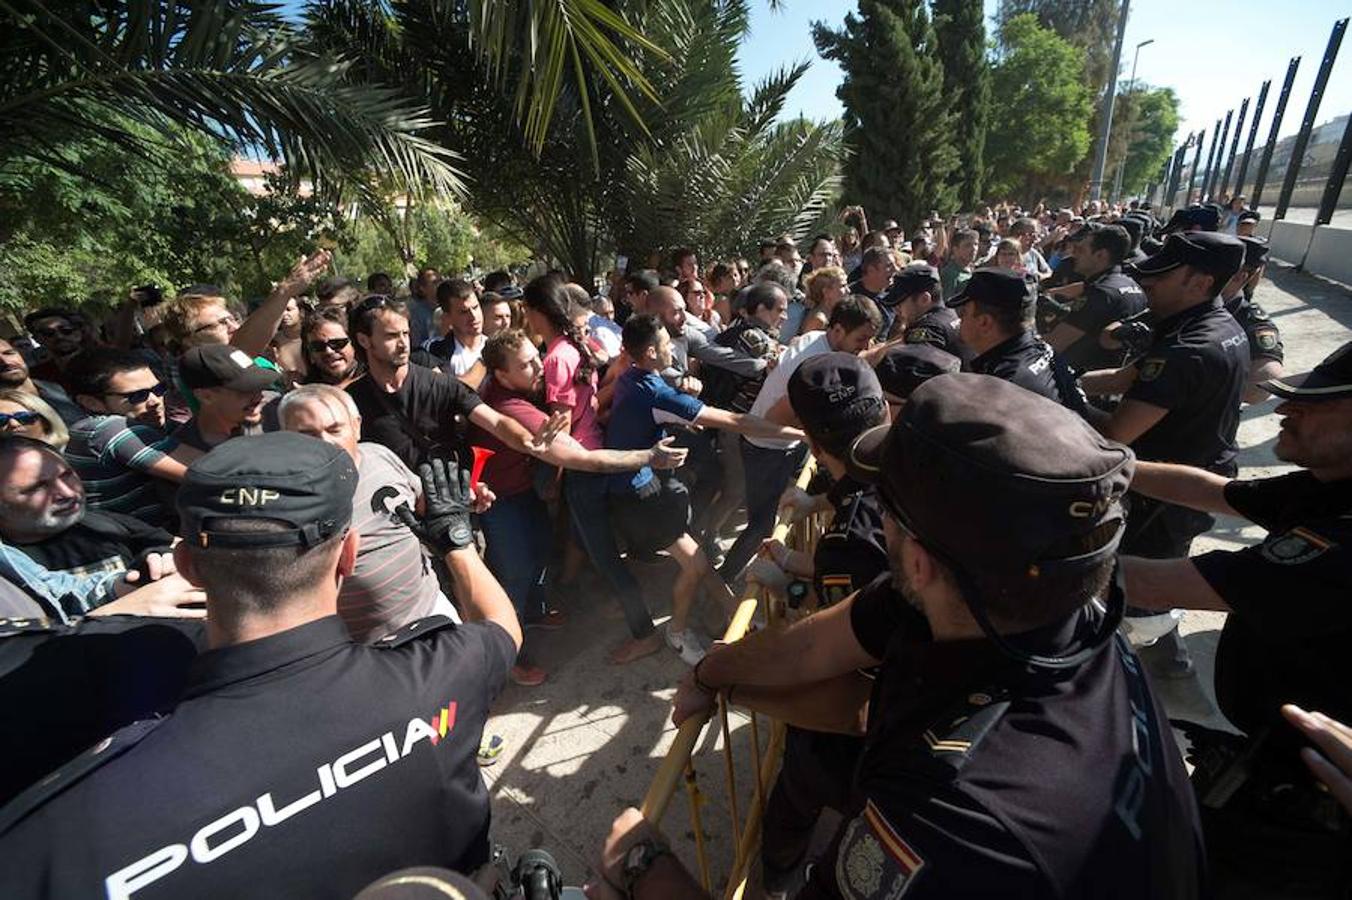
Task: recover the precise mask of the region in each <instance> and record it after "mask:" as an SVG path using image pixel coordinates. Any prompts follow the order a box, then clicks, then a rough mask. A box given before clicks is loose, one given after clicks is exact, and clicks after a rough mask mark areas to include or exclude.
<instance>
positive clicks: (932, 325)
mask: <svg viewBox="0 0 1352 900" xmlns="http://www.w3.org/2000/svg"><path fill="white" fill-rule="evenodd" d="M917 297H923V298H924V302H923V303H921V304H919V305H917V304H916V303H915V300H914V298H917ZM892 298H897V300H898V301H899V308H901V309H903V310H904V309H906V307H908V306H912V307H913V308H912V309H911V310H909V311H908V315H907V316H906V321H905V328H904V331H902V332H901V334H902V339H903V341H904V342H905V343H907V344H928V345H930V346H932V347H938V348H939V349H940V350H943V351H944V352H945V353H951V354H953V355H954V356H956V357H958V358H959V359H961V360H963V361H964V362H966V361H968V360H970V359H971V358H972V351H971V349H970V348H968V347H967V345H966V344H964V343H963V342H962V338H961V337H960V336H959V334H958V314H957V313H956V312H954V311H953V310H951V309H949V308H948V306H947V305H945V304H944V302H943V287H942V282H941V279H940V278H939V271H938V270H937V269H935V268H934V267H933V266H931V265H929V264H928V263H912V264H911V265H909V266H907V267H906V268H905V269H902V270H901V272H900V273H899V274H898V275H897V277H896V278H894V279H892V287H891V289H890V290H889V291H888V296H887V297H885V298H884V302H891V301H892Z"/></svg>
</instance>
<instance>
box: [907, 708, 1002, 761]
mask: <svg viewBox="0 0 1352 900" xmlns="http://www.w3.org/2000/svg"><path fill="white" fill-rule="evenodd" d="M1008 697H1009V694H1008V692H1007V691H1004V690H995V689H990V690H980V691H973V692H971V693H970V694H968V695H967V696H966V697H964V698H963V699H962V700H961V701H960V702H958V703H955V704H954V705H953V706H951V707H949V708H948V709H947V710H945V711H944V714H943V715H941V716H939V717H938V718H936V719H935V720H934V721H933V722H931V723H930V726H929V727H928V728H926V729H925V733H924V741H925V746H926V747H927V748H928V750H929V755H930V757H931V758H934V759H938V760H942V761H943V762H944V763H945V764H946V765H947V766H949V767H951V768H952V769H953V770H954V771H956V770H958V769H961V768H962V766H963V764H964V763H965V762H966V761H967V759H968V757H969V756H970V755H971V753H972V751H973V750H975V749H976V748H977V746H978V745H979V744H980V743H981V741H982V740H983V739H984V738H985V737H986V735H987V734H989V733H990V730H991V728H993V727H994V726H995V723H996V722H999V721H1000V719H1001V717H1003V716H1004V714H1005V711H1006V710H1007V709H1009V699H1008Z"/></svg>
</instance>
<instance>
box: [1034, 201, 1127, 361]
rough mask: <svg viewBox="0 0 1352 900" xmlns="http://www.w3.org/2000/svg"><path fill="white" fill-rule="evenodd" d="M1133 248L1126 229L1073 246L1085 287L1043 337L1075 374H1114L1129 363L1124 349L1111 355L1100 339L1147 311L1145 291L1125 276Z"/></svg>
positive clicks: (1105, 231) (1094, 234)
mask: <svg viewBox="0 0 1352 900" xmlns="http://www.w3.org/2000/svg"><path fill="white" fill-rule="evenodd" d="M1131 243H1132V241H1131V236H1130V235H1129V234H1128V233H1127V231H1126V229H1124V228H1122V227H1121V226H1119V225H1104V226H1100V227H1096V228H1094V229H1093V230H1092V231H1091V232H1090V233H1089V235H1088V236H1087V237H1085V238H1084V239H1083V240H1080V241H1075V242H1074V243H1072V244H1071V245H1070V247H1071V251H1070V253H1071V258H1072V259H1074V261H1075V271H1076V272H1078V273H1079V274H1080V275H1081V276H1082V277H1083V278H1084V283H1083V286H1082V289H1081V291H1080V294H1079V296H1076V297H1071V298H1069V299H1067V300H1066V305H1067V306H1068V307H1069V311H1068V312H1067V313H1066V315H1065V317H1063V318H1062V319H1061V321H1060V322H1059V323H1057V325H1056V327H1055V328H1053V329H1052V330H1051V331H1050V332H1048V333H1047V334H1046V335H1045V337H1046V341H1047V343H1048V344H1049V345H1050V346H1051V348H1052V350H1054V351H1056V353H1057V355H1058V356H1059V357H1060V358H1061V359H1062V360H1063V361H1064V362H1065V363H1066V364H1067V365H1069V366H1070V367H1071V368H1072V369H1074V370H1075V371H1077V372H1092V371H1095V370H1097V369H1115V368H1117V367H1118V366H1120V365H1122V363H1123V362H1124V361H1125V357H1124V354H1123V352H1122V350H1121V349H1120V347H1119V348H1116V349H1110V348H1108V347H1106V346H1104V344H1103V343H1102V342H1101V340H1100V339H1101V337H1102V333H1103V329H1104V328H1106V327H1107V326H1108V325H1110V324H1112V323H1113V322H1116V321H1118V320H1120V319H1125V318H1127V317H1128V316H1133V315H1135V314H1136V313H1138V312H1140V311H1141V310H1143V309H1145V293H1144V292H1143V291H1142V290H1141V286H1140V285H1139V284H1137V283H1136V282H1135V281H1133V280H1132V279H1131V278H1129V277H1127V276H1126V275H1124V274H1122V261H1123V260H1124V259H1126V257H1127V255H1128V254H1129V253H1130V252H1131Z"/></svg>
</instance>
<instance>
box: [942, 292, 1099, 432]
mask: <svg viewBox="0 0 1352 900" xmlns="http://www.w3.org/2000/svg"><path fill="white" fill-rule="evenodd" d="M948 305H949V307H951V308H955V309H957V310H958V319H959V334H960V336H961V337H962V342H963V343H964V344H966V345H967V346H968V347H970V348H971V350H972V352H973V353H975V354H976V355H975V356H974V357H972V361H971V363H970V364H969V365H968V368H969V369H970V370H971V371H972V372H976V373H977V374H979V375H994V376H995V377H996V378H1003V379H1004V380H1005V381H1010V382H1013V383H1014V384H1017V385H1018V386H1019V387H1021V388H1024V389H1026V390H1029V391H1032V392H1033V393H1035V394H1039V395H1041V396H1043V397H1047V398H1048V399H1051V400H1056V401H1057V402H1059V403H1065V404H1066V405H1068V406H1072V407H1078V405H1079V401H1080V400H1082V399H1083V398H1077V397H1076V392H1075V391H1074V387H1073V384H1072V383H1071V382H1070V380H1069V379H1059V378H1058V377H1057V370H1056V368H1055V367H1054V366H1053V362H1052V349H1051V348H1050V347H1048V346H1047V345H1046V344H1045V343H1043V341H1042V339H1041V338H1039V337H1038V336H1037V335H1036V334H1035V333H1034V332H1033V313H1034V311H1035V310H1036V308H1037V288H1036V285H1035V284H1033V283H1032V282H1030V281H1029V280H1028V279H1026V278H1024V276H1022V275H1020V274H1019V273H1017V272H1013V271H1011V270H1009V269H978V270H977V271H975V272H973V273H972V277H971V278H970V279H968V281H967V285H966V286H965V287H964V288H963V289H962V293H960V294H958V295H957V296H956V297H954V298H952V299H951V300H949V301H948Z"/></svg>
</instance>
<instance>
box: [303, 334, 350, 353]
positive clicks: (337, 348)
mask: <svg viewBox="0 0 1352 900" xmlns="http://www.w3.org/2000/svg"><path fill="white" fill-rule="evenodd" d="M350 343H352V339H351V338H345V337H340V338H329V339H328V340H327V341H307V342H306V344H305V349H306V350H309V351H310V352H311V353H322V352H323V351H325V350H332V351H333V352H334V353H342V352H343V351H344V350H345V349H347V345H348V344H350Z"/></svg>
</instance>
